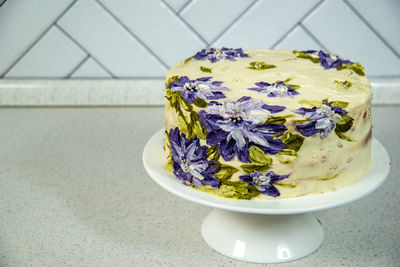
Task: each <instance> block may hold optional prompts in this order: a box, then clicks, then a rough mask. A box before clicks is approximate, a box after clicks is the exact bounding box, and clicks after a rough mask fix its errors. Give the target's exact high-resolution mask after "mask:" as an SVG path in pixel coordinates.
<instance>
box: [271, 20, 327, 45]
mask: <svg viewBox="0 0 400 267" xmlns="http://www.w3.org/2000/svg"><path fill="white" fill-rule="evenodd" d="M275 49H289V50H324V49H323V48H322V47H321V46H320V45H319V44H318V43H317V42H316V41H314V39H313V38H311V36H310V35H309V34H308V33H307V32H306V31H305V30H304V29H303V28H302V27H301V26H300V25H299V26H296V28H294V29H293V31H291V32H290V33H289V34H288V35H286V37H285V38H284V39H283V40H282V41H281V42H279V44H278V45H277V46H276V47H275Z"/></svg>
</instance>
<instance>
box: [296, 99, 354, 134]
mask: <svg viewBox="0 0 400 267" xmlns="http://www.w3.org/2000/svg"><path fill="white" fill-rule="evenodd" d="M316 102H317V101H316ZM347 105H348V103H347V102H341V101H332V102H328V100H327V99H324V100H323V102H322V104H317V106H313V107H312V108H304V107H302V108H299V109H297V110H295V111H294V112H295V113H297V114H300V115H302V116H304V117H305V118H306V119H305V120H304V121H301V122H306V123H303V124H299V125H297V126H296V129H297V130H298V131H299V132H300V133H301V134H302V135H304V136H307V137H308V136H312V135H315V134H317V133H321V138H327V137H328V135H329V134H330V133H331V132H332V131H333V130H335V133H336V134H337V135H338V136H339V137H340V138H342V139H347V140H348V141H351V140H350V138H348V137H346V136H345V135H344V134H343V133H344V132H346V131H348V130H349V129H350V128H351V126H352V125H353V119H352V118H351V117H349V116H348V115H347V111H346V110H344V108H345V107H346V106H347Z"/></svg>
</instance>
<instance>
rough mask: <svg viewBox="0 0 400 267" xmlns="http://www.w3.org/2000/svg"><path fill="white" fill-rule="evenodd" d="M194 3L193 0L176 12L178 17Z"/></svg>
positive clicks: (189, 0)
mask: <svg viewBox="0 0 400 267" xmlns="http://www.w3.org/2000/svg"><path fill="white" fill-rule="evenodd" d="M192 2H193V0H188V1H187V2H186V3H185V4H184V5H183V6H182V7H181V8H180V9H179V10H178V11H176V13H177V15H180V14H181V13H182V12H183V11H184V10H185V8H186V7H187V6H188V5H190V4H191V3H192Z"/></svg>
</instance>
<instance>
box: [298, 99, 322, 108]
mask: <svg viewBox="0 0 400 267" xmlns="http://www.w3.org/2000/svg"><path fill="white" fill-rule="evenodd" d="M299 103H300V104H301V105H302V106H304V107H305V108H313V107H317V108H320V107H321V106H322V103H321V102H320V101H318V100H305V99H303V100H301V101H299Z"/></svg>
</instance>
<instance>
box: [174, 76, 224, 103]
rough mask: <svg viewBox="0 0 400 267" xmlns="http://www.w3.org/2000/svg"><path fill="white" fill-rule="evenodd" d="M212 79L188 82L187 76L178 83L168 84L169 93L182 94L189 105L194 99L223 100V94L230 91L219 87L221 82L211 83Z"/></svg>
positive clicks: (204, 78)
mask: <svg viewBox="0 0 400 267" xmlns="http://www.w3.org/2000/svg"><path fill="white" fill-rule="evenodd" d="M211 78H212V77H202V78H197V79H196V80H190V79H189V78H188V77H187V76H182V77H180V78H179V81H173V82H172V83H170V84H169V87H170V88H171V91H173V92H176V91H179V92H182V93H181V96H182V97H183V98H184V99H186V100H187V101H188V102H189V103H190V104H193V102H194V101H195V99H196V97H198V98H201V99H204V100H210V99H213V100H215V99H222V98H225V95H224V94H223V92H227V91H230V90H229V89H228V88H226V87H223V86H221V84H222V83H223V82H219V81H211Z"/></svg>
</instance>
